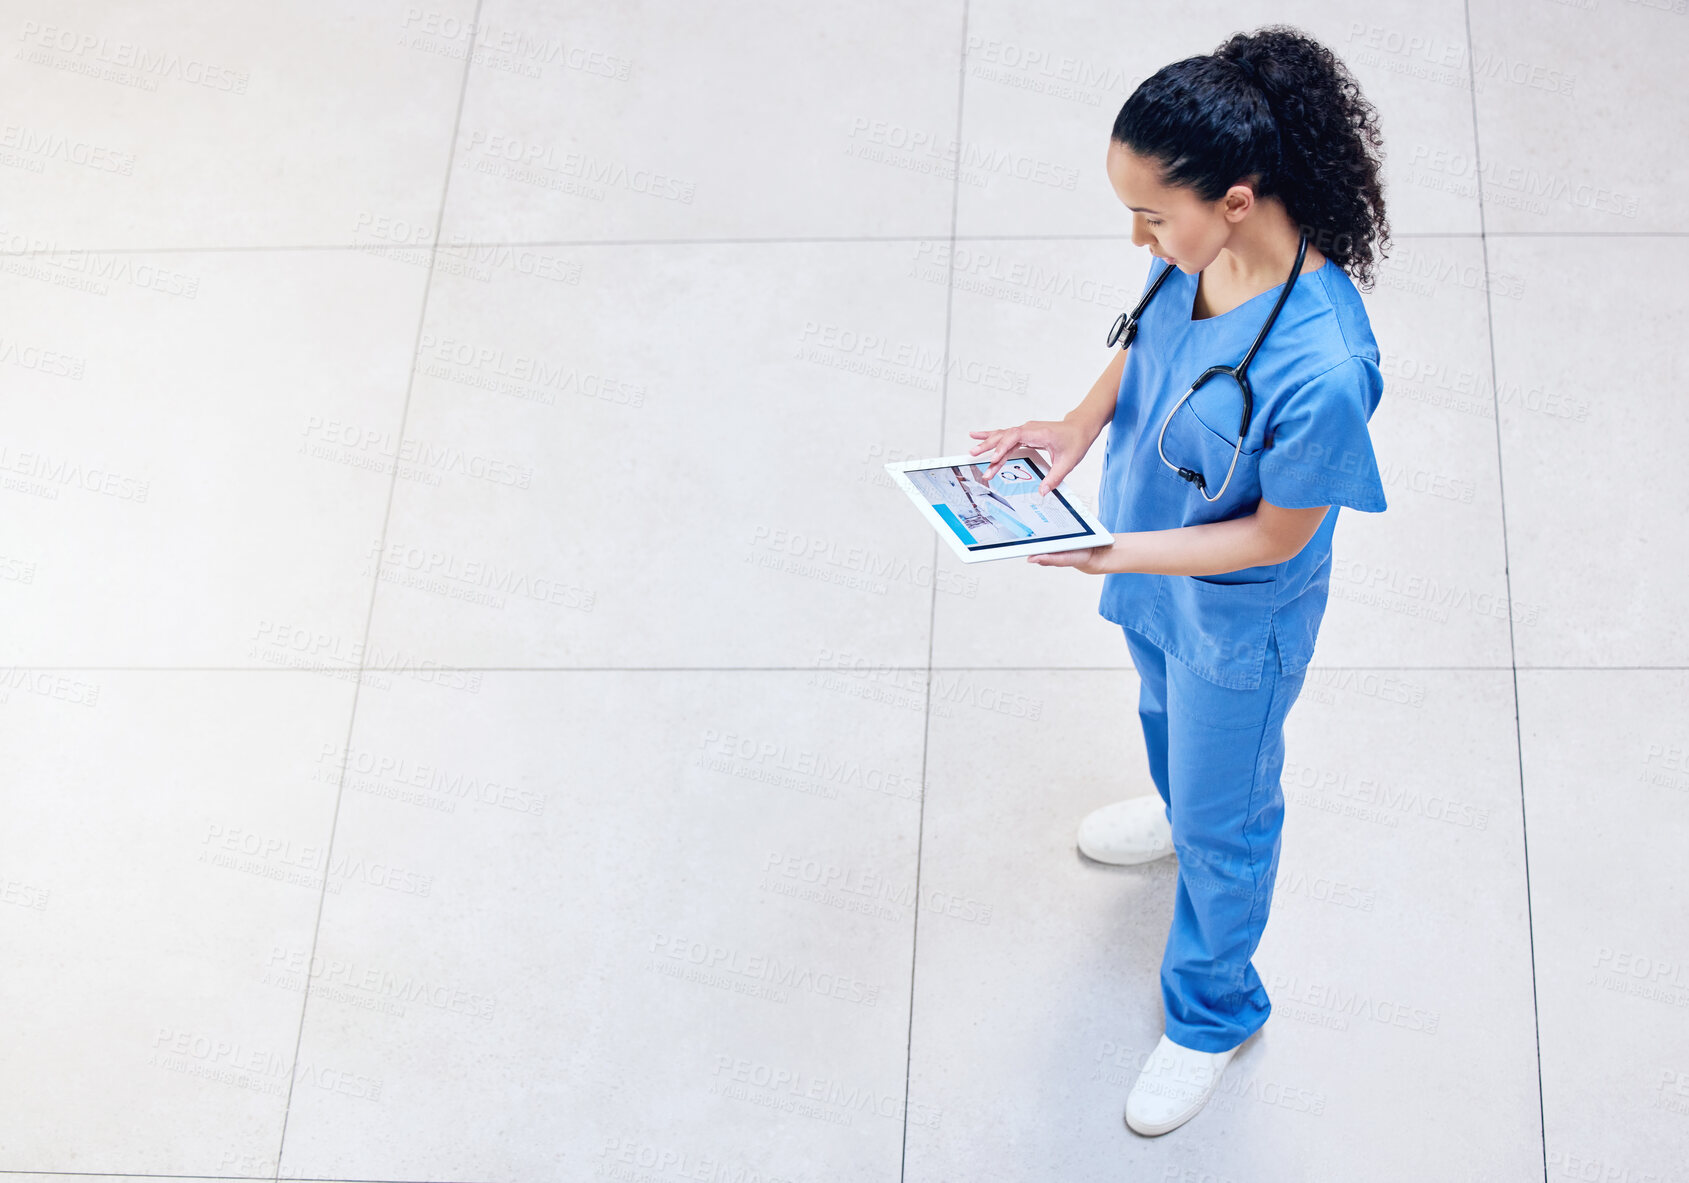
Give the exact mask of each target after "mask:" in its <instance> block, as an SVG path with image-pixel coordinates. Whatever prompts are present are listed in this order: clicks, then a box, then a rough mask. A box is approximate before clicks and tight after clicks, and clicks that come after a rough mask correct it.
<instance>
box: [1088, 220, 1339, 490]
mask: <svg viewBox="0 0 1689 1183" xmlns="http://www.w3.org/2000/svg"><path fill="white" fill-rule="evenodd" d="M1307 254H1308V236H1307V235H1306V234H1303V235H1301V236H1300V238H1299V240H1298V242H1297V244H1296V262H1294V263H1292V264H1291V267H1290V278H1289V279H1287V280H1286V281H1285V283H1284V287H1283V289H1282V290H1281V291H1280V292H1279V294H1278V299H1277V300H1275V301H1274V302H1273V310H1272V311H1271V312H1270V313H1268V314H1267V319H1266V320H1265V321H1264V322H1263V323H1262V325H1261V329H1260V331H1259V332H1257V333H1256V334H1255V340H1254V342H1253V343H1252V344H1251V345H1250V346H1249V351H1248V352H1247V353H1245V354H1244V355H1243V360H1242V361H1240V362H1239V363H1238V364H1237V365H1235V366H1226V365H1216V366H1209V367H1208V368H1207V369H1206V370H1204V371H1203V372H1202V373H1201V374H1200V375H1199V376H1198V377H1197V379H1196V381H1195V382H1192V383H1191V384H1190V387H1189V389H1187V390H1186V391H1185V393H1184V394H1183V395H1182V396H1181V397H1180V398H1179V401H1178V402H1176V403H1174V404H1173V409H1172V410H1170V411H1168V412H1167V417H1166V418H1165V419H1163V420H1162V421H1161V431H1160V433H1159V434H1158V435H1157V436H1156V439H1155V450H1156V453H1157V454H1158V455H1160V457H1161V462H1162V463H1163V464H1165V465H1166V466H1167V467H1168V468H1171V469H1172V470H1173V471H1174V472H1176V473H1178V474H1179V476H1180V477H1181V478H1182V479H1184V480H1186V481H1189V482H1190V483H1191V484H1193V485H1195V486H1196V491H1197V494H1198V495H1199V496H1201V498H1202V499H1203V500H1204V501H1207V502H1209V503H1210V504H1212V503H1213V502H1215V501H1218V500H1219V499H1220V498H1221V497H1223V496H1225V493H1226V488H1227V486H1229V485H1230V484H1231V483H1232V473H1234V472H1236V471H1237V461H1238V457H1239V456H1240V455H1242V453H1243V437H1244V436H1246V435H1247V434H1248V433H1249V424H1250V422H1251V421H1252V420H1253V419H1254V417H1255V392H1254V391H1253V390H1252V389H1251V388H1250V386H1249V377H1248V370H1249V363H1250V362H1252V361H1254V360H1255V354H1256V352H1257V351H1258V350H1259V349H1260V348H1261V343H1262V342H1263V341H1265V340H1266V339H1267V333H1268V331H1269V330H1271V328H1272V327H1273V324H1274V322H1276V321H1277V320H1278V314H1279V310H1280V309H1282V308H1283V307H1284V302H1285V301H1286V300H1288V299H1290V291H1291V289H1292V288H1294V287H1295V286H1296V280H1297V277H1298V276H1300V275H1301V274H1302V262H1303V260H1304V259H1305V258H1306V257H1307ZM1172 272H1173V264H1171V263H1169V264H1167V266H1166V267H1164V268H1162V270H1161V274H1160V275H1158V276H1156V277H1155V282H1154V283H1153V284H1151V285H1150V288H1149V290H1148V291H1147V292H1145V293H1144V294H1143V298H1142V299H1140V300H1139V301H1138V303H1137V306H1136V307H1135V308H1133V309H1132V311H1131V313H1130V314H1126V313H1122V314H1121V315H1120V316H1119V317H1118V318H1116V320H1115V322H1114V324H1113V326H1112V327H1111V328H1110V329H1109V335H1108V343H1109V344H1110V345H1113V344H1114V343H1115V342H1116V341H1119V340H1120V339H1121V338H1122V337H1124V338H1125V340H1124V341H1123V342H1122V343H1121V348H1122V349H1124V348H1126V347H1127V346H1129V345H1131V343H1132V342H1133V341H1134V340H1135V339H1136V338H1137V335H1138V317H1139V316H1141V315H1142V314H1143V311H1144V308H1145V306H1146V305H1148V304H1149V302H1150V298H1151V297H1152V296H1154V295H1155V293H1156V292H1157V291H1159V290H1160V288H1161V285H1162V283H1164V282H1165V281H1166V279H1167V277H1168V276H1169V275H1171V274H1172ZM1218 374H1229V375H1231V376H1232V377H1233V378H1235V379H1236V380H1237V384H1238V389H1239V390H1240V391H1241V393H1242V395H1243V417H1242V420H1241V421H1240V422H1239V424H1238V429H1237V443H1236V444H1235V445H1234V446H1233V448H1232V462H1231V464H1230V465H1229V466H1228V467H1227V469H1226V479H1225V480H1224V481H1222V482H1220V488H1219V490H1218V491H1217V492H1216V493H1215V494H1214V496H1212V497H1210V496H1209V495H1208V483H1207V481H1206V480H1205V479H1204V478H1203V475H1202V473H1200V472H1198V471H1196V470H1195V469H1190V468H1181V467H1180V466H1179V465H1177V464H1174V463H1173V462H1172V461H1171V460H1169V459H1167V449H1166V447H1165V446H1164V445H1165V441H1166V439H1167V428H1168V427H1169V426H1170V425H1171V424H1172V422H1173V416H1174V415H1176V414H1178V413H1179V408H1180V407H1182V406H1184V405H1185V403H1186V402H1187V401H1189V399H1190V397H1191V395H1193V394H1195V393H1196V392H1197V390H1198V389H1199V388H1200V387H1201V386H1202V384H1203V383H1204V382H1206V381H1208V379H1210V378H1212V377H1215V376H1216V375H1218Z"/></svg>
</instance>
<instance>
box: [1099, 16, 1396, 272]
mask: <svg viewBox="0 0 1689 1183" xmlns="http://www.w3.org/2000/svg"><path fill="white" fill-rule="evenodd" d="M1113 138H1114V139H1115V140H1117V141H1119V142H1120V143H1122V144H1124V145H1125V146H1126V147H1128V148H1130V149H1131V150H1132V151H1133V152H1135V153H1136V154H1138V155H1140V156H1145V157H1148V158H1150V159H1153V160H1154V161H1156V162H1157V163H1158V164H1159V165H1160V167H1161V170H1162V181H1163V183H1164V184H1166V185H1170V186H1173V187H1183V188H1189V189H1192V190H1194V191H1195V192H1196V195H1197V196H1198V197H1199V198H1200V199H1201V200H1203V201H1218V200H1219V199H1220V198H1221V197H1223V196H1224V195H1225V192H1226V190H1227V189H1228V188H1230V187H1231V186H1232V185H1235V184H1237V183H1238V182H1239V181H1240V180H1243V179H1244V178H1246V177H1251V176H1253V177H1256V178H1258V180H1257V182H1256V184H1255V185H1254V189H1255V195H1256V196H1257V197H1269V196H1276V197H1278V198H1279V199H1280V200H1281V201H1283V202H1284V206H1285V209H1286V210H1287V211H1288V212H1289V214H1290V217H1291V220H1292V221H1294V222H1295V223H1296V224H1297V225H1298V226H1299V227H1301V229H1302V230H1303V232H1304V233H1306V234H1307V235H1308V240H1309V241H1310V242H1311V243H1313V244H1314V246H1316V247H1317V248H1318V249H1319V250H1320V251H1321V252H1323V253H1324V254H1325V256H1326V257H1327V258H1328V259H1331V260H1332V261H1333V262H1335V263H1336V264H1337V265H1338V266H1339V267H1341V268H1343V270H1345V271H1347V272H1348V273H1349V274H1350V275H1351V276H1353V277H1354V278H1355V280H1356V282H1357V283H1358V285H1359V286H1360V287H1361V288H1362V289H1369V288H1371V287H1372V283H1373V266H1374V263H1375V261H1376V260H1378V259H1382V258H1384V257H1385V254H1386V248H1387V247H1388V246H1389V245H1390V224H1389V222H1388V221H1386V220H1385V217H1384V193H1383V188H1382V186H1381V184H1380V182H1379V177H1378V173H1379V163H1380V160H1381V152H1380V148H1381V137H1380V136H1379V131H1378V112H1377V111H1375V110H1374V109H1373V107H1372V105H1371V104H1370V103H1368V102H1367V101H1366V99H1365V98H1364V97H1363V96H1362V95H1361V90H1360V86H1359V84H1358V83H1356V81H1355V79H1354V76H1353V75H1352V74H1350V73H1349V70H1348V67H1346V66H1345V65H1344V64H1343V63H1342V62H1341V61H1340V60H1339V59H1338V58H1337V56H1336V55H1335V54H1333V53H1332V52H1331V51H1330V50H1329V49H1327V48H1326V47H1325V46H1323V45H1321V44H1320V43H1319V42H1317V41H1315V40H1313V39H1312V38H1310V37H1308V36H1306V35H1305V34H1303V33H1302V32H1300V31H1299V30H1297V29H1294V28H1291V27H1290V26H1288V25H1267V26H1265V27H1263V28H1260V29H1257V30H1256V31H1255V32H1253V33H1238V34H1235V35H1234V36H1232V37H1231V38H1230V39H1228V40H1227V41H1225V42H1224V43H1223V44H1221V45H1220V47H1219V48H1218V49H1216V50H1215V51H1214V52H1213V53H1211V54H1206V55H1203V56H1199V57H1191V58H1186V59H1184V60H1183V61H1180V62H1174V63H1173V64H1172V65H1169V66H1163V67H1162V68H1161V69H1159V70H1157V71H1156V72H1155V73H1154V74H1151V75H1150V76H1149V77H1148V78H1146V79H1144V81H1143V82H1142V83H1140V84H1139V86H1138V88H1137V89H1136V90H1134V91H1133V92H1132V95H1131V97H1130V98H1128V99H1127V100H1126V105H1125V106H1123V107H1121V108H1120V114H1119V115H1118V116H1116V117H1115V120H1114V132H1113Z"/></svg>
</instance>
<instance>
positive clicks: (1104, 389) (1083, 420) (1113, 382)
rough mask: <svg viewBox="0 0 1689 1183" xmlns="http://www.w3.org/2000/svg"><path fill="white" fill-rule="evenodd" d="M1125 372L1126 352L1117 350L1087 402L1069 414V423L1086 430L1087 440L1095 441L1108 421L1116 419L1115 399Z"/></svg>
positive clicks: (1087, 396) (1086, 399)
mask: <svg viewBox="0 0 1689 1183" xmlns="http://www.w3.org/2000/svg"><path fill="white" fill-rule="evenodd" d="M1125 370H1126V350H1124V349H1117V350H1115V351H1114V357H1113V359H1112V360H1111V361H1110V362H1109V363H1108V368H1107V369H1105V370H1104V371H1103V372H1102V376H1101V377H1100V378H1098V379H1097V382H1096V385H1094V386H1092V387H1091V392H1090V393H1089V394H1087V395H1086V396H1085V400H1084V401H1083V402H1081V403H1080V404H1079V405H1078V406H1077V407H1074V408H1073V410H1071V411H1069V412H1068V413H1067V415H1066V418H1067V420H1068V421H1069V422H1072V423H1077V424H1079V425H1080V426H1081V427H1083V428H1084V429H1085V438H1086V439H1089V440H1095V439H1096V438H1097V436H1099V435H1101V434H1102V430H1103V428H1104V427H1106V426H1107V425H1108V421H1109V420H1110V419H1112V418H1114V403H1115V398H1116V397H1117V396H1118V395H1119V393H1120V376H1121V374H1123V373H1124V372H1125Z"/></svg>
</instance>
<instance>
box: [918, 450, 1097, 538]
mask: <svg viewBox="0 0 1689 1183" xmlns="http://www.w3.org/2000/svg"><path fill="white" fill-rule="evenodd" d="M990 467H991V453H989V452H985V453H982V454H980V455H978V456H943V457H940V458H938V459H936V460H894V461H892V462H891V463H890V464H887V465H886V471H887V472H888V473H890V474H891V479H892V480H894V481H896V482H897V483H898V485H899V486H900V487H901V488H902V489H903V491H904V492H905V493H907V494H909V499H910V500H911V501H913V502H914V503H915V508H916V509H918V510H920V511H921V514H922V515H923V516H924V517H925V518H926V519H927V521H929V522H931V523H932V525H933V528H934V529H935V530H937V531H938V532H939V533H940V534H941V535H943V537H944V539H945V540H946V541H947V542H949V543H950V549H951V550H953V551H955V552H956V557H957V558H959V559H961V560H962V561H963V562H964V563H982V562H985V561H987V560H990V559H1012V558H1015V557H1016V556H1017V555H1037V554H1047V553H1049V552H1050V551H1055V550H1083V549H1086V548H1088V547H1093V546H1107V545H1108V544H1109V543H1111V542H1113V541H1114V536H1113V535H1112V534H1110V533H1109V532H1108V531H1107V530H1105V529H1103V524H1102V523H1101V522H1099V521H1098V520H1097V519H1096V518H1095V517H1094V516H1093V515H1092V514H1091V512H1090V510H1088V509H1086V508H1085V506H1084V505H1083V503H1081V502H1080V500H1079V499H1078V498H1077V497H1075V496H1073V494H1071V493H1069V492H1067V491H1066V490H1064V489H1063V488H1062V487H1061V486H1060V485H1057V486H1056V487H1055V488H1054V489H1051V490H1050V491H1049V492H1048V493H1046V494H1044V495H1043V496H1042V497H1040V496H1039V495H1038V482H1039V481H1041V480H1043V479H1044V476H1045V474H1046V473H1047V472H1048V471H1049V468H1048V466H1047V465H1046V464H1045V463H1044V459H1043V457H1042V456H1040V455H1039V454H1038V453H1037V452H1036V451H1034V450H1033V449H1031V448H1016V449H1015V450H1014V451H1012V452H1010V453H1009V455H1008V457H1007V458H1005V459H1004V461H1003V467H1001V468H999V469H998V470H997V475H996V476H994V477H992V478H991V483H990V484H986V482H985V470H986V469H988V468H990Z"/></svg>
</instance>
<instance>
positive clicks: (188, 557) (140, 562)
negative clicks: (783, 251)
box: [0, 251, 424, 668]
mask: <svg viewBox="0 0 1689 1183" xmlns="http://www.w3.org/2000/svg"><path fill="white" fill-rule="evenodd" d="M114 257H115V258H118V259H119V260H120V261H121V265H122V272H121V274H120V275H115V276H113V277H112V278H108V279H105V280H101V281H99V283H98V284H97V285H95V286H94V287H82V286H79V285H69V284H66V283H64V282H63V281H64V279H65V277H66V276H71V277H73V278H74V277H75V271H74V268H75V267H77V266H78V265H79V264H80V263H81V262H84V261H86V259H87V256H86V255H82V256H78V255H68V256H65V255H61V256H53V257H50V258H43V257H35V258H31V259H29V260H12V261H11V262H12V263H13V264H19V265H21V267H22V270H21V271H20V270H14V269H11V268H8V269H7V270H5V271H0V308H3V309H4V312H5V315H6V320H7V335H8V337H10V338H11V340H10V341H8V342H7V343H6V345H5V348H6V349H8V350H10V351H11V352H12V353H13V354H14V356H17V357H25V356H30V357H42V356H46V354H47V353H50V354H51V355H52V356H54V357H57V358H60V359H62V364H59V363H55V364H53V365H50V366H49V365H47V364H45V363H42V364H38V365H37V366H36V367H35V368H33V369H30V370H28V371H27V372H22V373H18V374H16V375H15V376H14V375H9V376H8V379H7V389H6V394H5V408H6V411H5V414H6V433H5V439H4V441H3V442H0V465H3V467H4V476H3V477H0V502H3V504H4V511H3V512H0V555H3V556H4V558H5V560H6V561H5V562H4V563H0V573H3V574H4V576H5V577H4V578H0V615H4V617H5V618H6V619H7V620H8V621H9V622H10V624H11V625H12V627H11V628H8V629H6V630H5V632H4V637H3V639H0V655H3V659H4V660H6V661H9V662H16V663H20V664H33V665H131V664H143V665H193V666H206V665H214V666H253V667H271V668H287V667H290V666H297V665H305V664H310V665H338V666H346V665H353V666H355V665H356V664H357V661H358V652H357V647H358V644H359V642H360V641H361V640H362V637H363V627H364V620H365V617H366V615H367V613H368V611H369V602H370V595H371V592H372V590H373V588H372V584H373V576H374V570H375V565H374V563H373V561H372V558H373V551H374V549H375V544H376V542H377V540H378V539H379V536H380V531H381V518H382V514H383V513H384V512H385V509H386V504H387V493H388V485H389V483H390V480H391V478H390V476H389V473H390V472H391V468H392V465H393V464H394V463H395V461H396V457H397V452H398V433H399V418H400V410H401V408H402V407H403V404H404V396H405V382H406V378H407V370H408V368H409V365H410V359H411V355H412V350H413V348H414V342H415V336H416V326H417V318H418V316H419V315H420V311H421V301H422V285H423V275H424V273H423V271H422V270H421V269H419V268H417V267H414V266H407V265H405V264H403V263H400V262H396V261H394V260H391V259H382V258H372V257H369V256H366V255H363V254H359V253H355V252H322V251H296V252H295V251H283V252H272V251H261V252H246V253H217V252H203V253H172V254H132V255H122V256H114ZM161 276H164V277H169V278H168V281H166V280H164V279H161V278H160V277H161ZM162 282H168V283H169V284H171V285H173V286H178V287H180V290H179V291H170V290H166V289H163V288H160V287H157V286H153V285H154V284H156V283H162ZM190 284H191V286H187V285H190ZM43 351H45V352H43ZM406 467H407V469H408V468H409V466H408V465H407V466H406ZM407 475H410V474H409V473H408V472H407Z"/></svg>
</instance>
